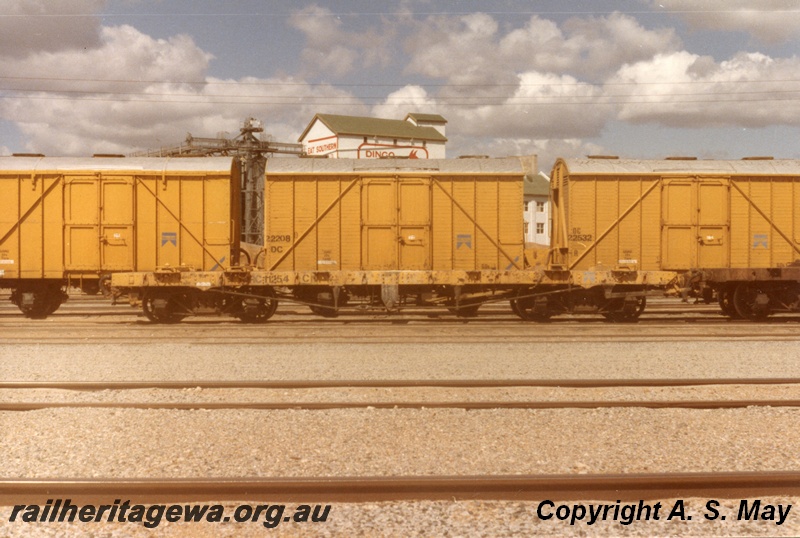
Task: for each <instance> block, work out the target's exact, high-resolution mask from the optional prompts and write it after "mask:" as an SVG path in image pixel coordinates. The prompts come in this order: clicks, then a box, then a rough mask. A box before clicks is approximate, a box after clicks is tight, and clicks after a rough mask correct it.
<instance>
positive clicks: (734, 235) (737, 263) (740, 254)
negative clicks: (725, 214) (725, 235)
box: [729, 185, 752, 269]
mask: <svg viewBox="0 0 800 538" xmlns="http://www.w3.org/2000/svg"><path fill="white" fill-rule="evenodd" d="M744 187H745V188H746V187H747V185H744ZM730 212H731V225H730V234H729V235H730V249H729V251H730V263H731V267H732V268H736V269H739V268H745V267H750V246H751V244H752V242H751V241H752V239H751V237H750V203H749V202H748V201H747V200H746V199H745V198H744V196H742V194H741V193H740V192H739V191H738V190H736V189H731V190H730Z"/></svg>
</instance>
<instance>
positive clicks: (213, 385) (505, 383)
mask: <svg viewBox="0 0 800 538" xmlns="http://www.w3.org/2000/svg"><path fill="white" fill-rule="evenodd" d="M704 385H800V378H796V377H769V378H768V377H763V378H759V377H754V378H720V379H712V378H708V379H702V378H686V379H684V378H675V379H666V378H664V379H387V380H380V379H343V380H333V379H332V380H319V379H315V380H276V381H219V380H217V381H212V380H189V381H0V389H62V390H81V391H101V390H131V389H195V388H201V389H233V388H240V389H247V388H250V389H320V388H418V387H439V388H472V389H475V388H498V387H501V388H503V387H561V388H606V387H614V388H621V387H693V386H704Z"/></svg>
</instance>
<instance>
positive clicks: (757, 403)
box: [0, 400, 800, 411]
mask: <svg viewBox="0 0 800 538" xmlns="http://www.w3.org/2000/svg"><path fill="white" fill-rule="evenodd" d="M747 407H798V408H800V400H617V401H608V400H574V401H572V400H553V401H527V400H519V401H508V400H497V401H491V400H488V401H487V400H481V401H450V402H448V401H379V402H374V401H373V402H296V401H295V402H0V411H39V410H42V409H150V410H178V411H182V410H222V409H251V410H262V411H276V410H277V411H280V410H304V411H319V410H326V409H465V410H480V409H532V410H534V409H550V410H552V409H612V408H626V409H629V408H642V409H744V408H747Z"/></svg>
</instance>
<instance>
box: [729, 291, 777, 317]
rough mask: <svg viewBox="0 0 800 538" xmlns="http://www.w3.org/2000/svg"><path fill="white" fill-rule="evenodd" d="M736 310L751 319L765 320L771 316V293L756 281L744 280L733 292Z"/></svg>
mask: <svg viewBox="0 0 800 538" xmlns="http://www.w3.org/2000/svg"><path fill="white" fill-rule="evenodd" d="M733 306H734V307H735V308H736V312H738V313H739V315H740V316H742V317H743V318H745V319H749V320H750V321H763V320H765V319H767V317H769V314H770V308H769V295H767V293H766V292H765V291H764V290H762V289H761V287H760V286H759V285H758V284H756V283H754V282H742V283H741V284H739V285H738V286H737V287H736V291H735V292H734V293H733Z"/></svg>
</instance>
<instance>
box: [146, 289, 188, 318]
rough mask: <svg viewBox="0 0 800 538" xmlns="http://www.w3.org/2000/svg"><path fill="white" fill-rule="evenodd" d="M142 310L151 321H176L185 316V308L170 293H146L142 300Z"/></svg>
mask: <svg viewBox="0 0 800 538" xmlns="http://www.w3.org/2000/svg"><path fill="white" fill-rule="evenodd" d="M142 311H143V312H144V315H145V316H146V317H147V319H149V320H150V321H152V322H153V323H178V322H179V321H181V320H182V319H183V318H185V317H186V311H185V309H184V308H183V307H182V306H181V305H180V302H179V301H178V298H177V297H176V295H175V294H171V293H148V294H147V295H146V296H145V298H144V299H143V300H142Z"/></svg>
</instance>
